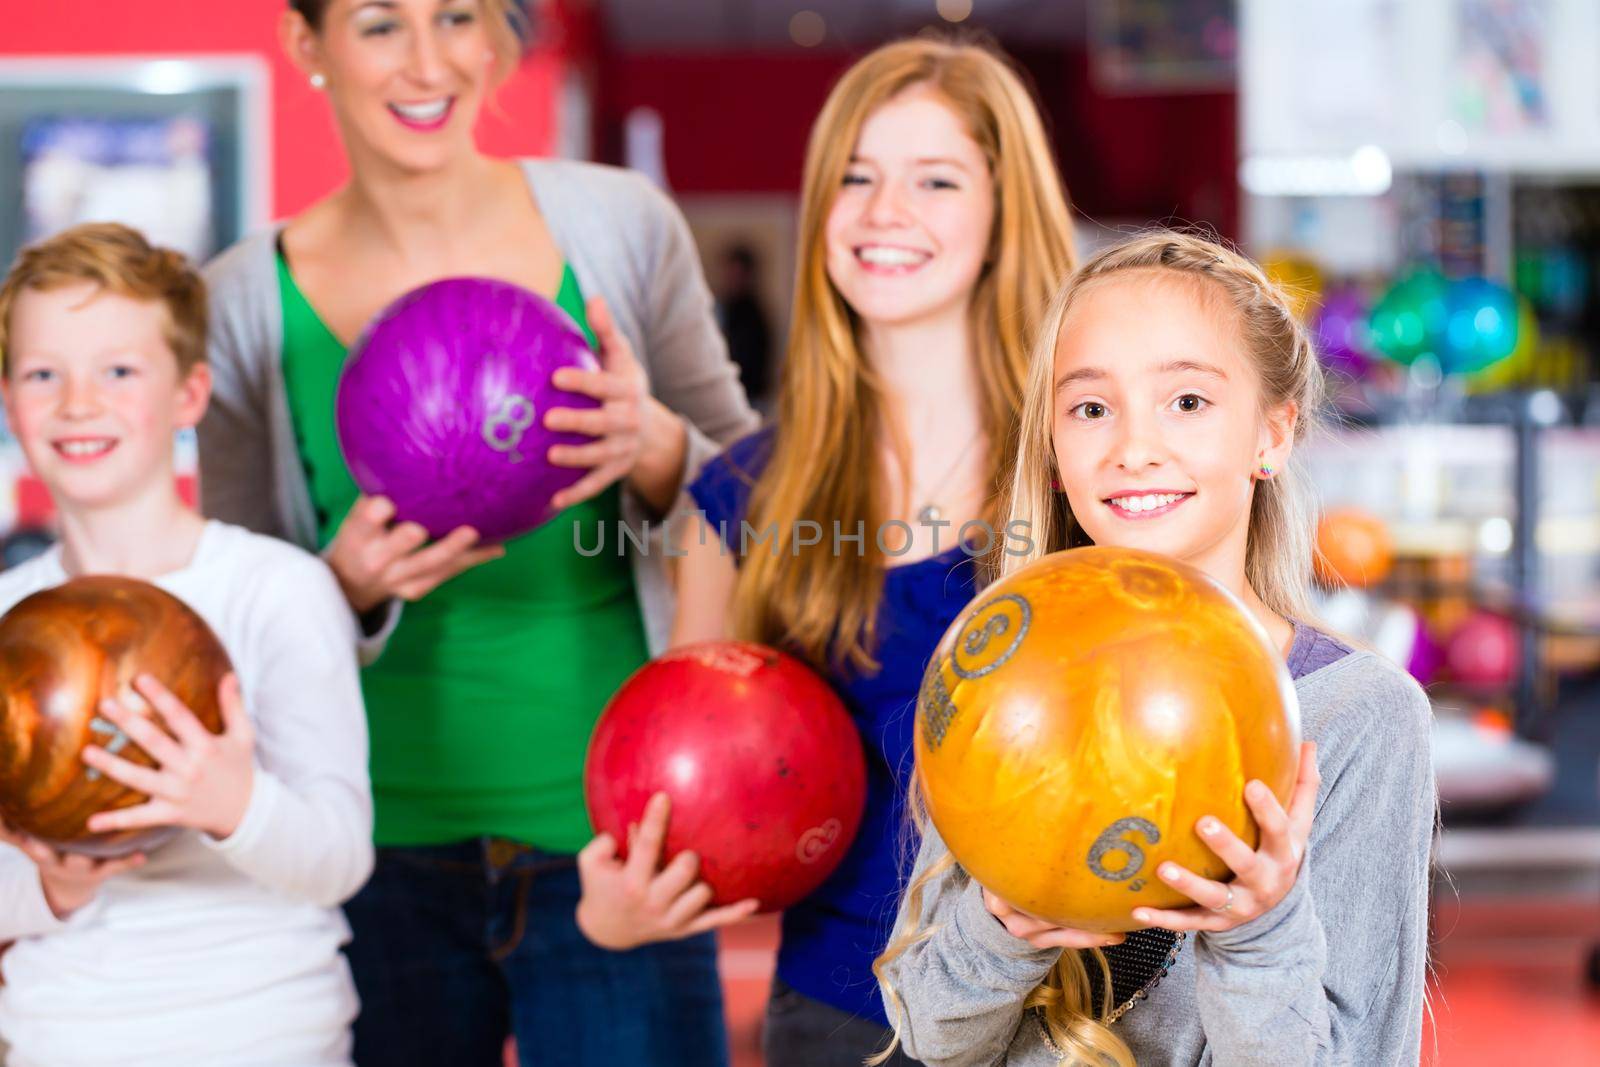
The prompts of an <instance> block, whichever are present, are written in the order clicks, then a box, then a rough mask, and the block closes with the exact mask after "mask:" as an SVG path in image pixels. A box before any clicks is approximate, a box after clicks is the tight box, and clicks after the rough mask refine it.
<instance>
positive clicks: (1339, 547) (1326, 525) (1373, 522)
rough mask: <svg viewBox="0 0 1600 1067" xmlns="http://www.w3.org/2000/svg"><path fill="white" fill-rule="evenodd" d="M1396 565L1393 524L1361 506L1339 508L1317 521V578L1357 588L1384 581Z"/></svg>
mask: <svg viewBox="0 0 1600 1067" xmlns="http://www.w3.org/2000/svg"><path fill="white" fill-rule="evenodd" d="M1393 566H1394V541H1393V540H1392V539H1391V538H1390V537H1389V527H1388V526H1386V525H1385V524H1384V521H1383V520H1382V519H1380V518H1378V517H1377V516H1376V515H1373V514H1372V513H1371V512H1367V511H1362V510H1361V509H1360V508H1335V509H1333V510H1332V511H1329V512H1328V513H1326V514H1325V515H1323V516H1322V521H1321V522H1319V523H1318V524H1317V559H1316V569H1317V578H1318V579H1319V580H1320V581H1321V582H1322V583H1323V584H1324V585H1328V586H1338V585H1350V586H1355V587H1356V588H1358V589H1359V588H1361V587H1363V586H1368V585H1372V584H1374V583H1375V582H1381V581H1383V580H1384V579H1385V578H1387V577H1388V576H1389V571H1390V569H1391V568H1392V567H1393Z"/></svg>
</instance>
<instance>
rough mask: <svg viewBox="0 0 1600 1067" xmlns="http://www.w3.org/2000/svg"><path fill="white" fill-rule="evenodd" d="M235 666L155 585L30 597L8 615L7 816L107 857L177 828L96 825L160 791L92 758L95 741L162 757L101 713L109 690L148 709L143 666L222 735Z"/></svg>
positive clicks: (144, 846)
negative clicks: (138, 685) (113, 775)
mask: <svg viewBox="0 0 1600 1067" xmlns="http://www.w3.org/2000/svg"><path fill="white" fill-rule="evenodd" d="M231 669H232V665H231V664H230V663H229V661H228V654H227V652H225V651H224V650H223V648H222V644H221V642H219V641H218V640H217V637H216V635H215V634H213V633H212V632H211V629H210V627H208V626H207V625H206V623H205V621H204V620H203V619H201V618H200V616H199V615H197V614H195V613H194V611H193V610H191V609H190V608H189V607H188V605H186V604H184V603H183V601H181V600H179V599H178V598H177V597H175V596H173V595H171V594H170V593H167V592H165V591H163V590H161V589H158V588H157V587H155V586H153V585H151V584H149V583H148V582H141V581H138V580H135V579H132V578H116V577H108V576H97V577H89V578H76V579H73V580H72V581H69V582H67V583H65V584H64V585H60V586H56V587H55V588H53V589H46V590H44V591H42V592H38V593H34V594H33V595H32V596H29V597H26V598H24V599H23V600H21V601H18V602H17V604H16V605H15V606H14V607H12V609H11V610H10V611H8V612H6V614H5V617H4V618H0V818H4V819H5V821H6V823H7V825H9V826H10V827H11V828H12V829H13V830H20V831H22V832H23V833H26V834H30V835H32V836H33V837H37V838H39V839H40V840H42V841H44V842H45V843H46V844H49V845H51V846H53V847H55V848H59V849H62V850H64V851H67V852H78V853H83V854H85V855H90V856H98V857H111V856H121V855H126V854H127V853H130V852H135V851H139V850H149V849H151V848H154V847H156V846H158V845H160V844H162V843H164V842H165V841H167V840H168V839H170V838H171V837H173V836H175V835H176V833H177V831H176V830H174V829H172V828H169V827H159V828H153V829H147V830H123V831H117V832H112V833H103V834H93V833H90V832H89V830H88V826H87V824H88V820H89V816H91V815H93V814H95V813H96V812H101V811H111V810H114V809H117V808H129V807H133V806H135V805H138V804H142V803H144V802H145V801H146V800H147V799H148V797H146V796H145V795H144V794H142V793H139V792H137V791H135V790H132V789H129V788H127V787H126V786H123V785H121V784H119V783H117V782H115V781H113V780H111V779H109V778H106V777H104V776H102V775H101V774H100V773H99V772H98V771H96V770H94V769H92V768H90V767H88V766H87V765H86V764H84V762H83V749H84V746H85V745H88V744H97V745H100V746H101V747H102V748H105V749H106V750H107V751H111V752H115V753H116V754H117V755H118V756H120V757H122V758H123V759H126V760H129V761H130V762H133V763H137V764H139V765H141V766H145V767H150V766H154V763H153V761H152V760H151V759H150V757H149V756H147V755H146V754H145V753H144V751H143V750H142V749H140V748H139V747H138V746H137V745H135V744H133V743H132V742H130V741H129V740H128V738H127V737H126V736H125V735H124V734H123V733H122V732H121V731H120V730H118V729H117V728H116V727H115V726H114V725H113V724H112V723H110V722H109V721H108V720H106V719H104V718H102V717H101V716H100V713H99V712H100V704H101V702H102V701H104V700H106V699H109V698H116V699H118V700H119V701H120V702H121V703H123V704H125V705H126V706H129V707H141V706H143V705H144V701H143V698H142V697H140V696H138V695H137V693H135V692H134V689H133V680H134V679H135V678H136V677H138V676H139V675H140V674H149V675H151V676H152V677H154V678H155V679H156V680H157V681H159V682H161V684H163V685H164V686H166V687H167V688H168V689H169V690H171V691H172V693H173V695H174V696H176V697H177V698H178V699H179V700H181V701H182V702H183V703H184V704H185V705H187V706H188V708H189V710H191V711H192V712H194V714H195V717H196V718H198V719H199V720H200V722H201V724H202V725H204V726H205V728H206V729H208V730H210V731H211V732H212V733H221V732H222V711H221V708H220V707H219V705H218V694H217V687H218V685H219V684H220V683H221V681H222V679H223V677H224V676H225V675H226V674H227V673H228V672H229V671H230V670H231Z"/></svg>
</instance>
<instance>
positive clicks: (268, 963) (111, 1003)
mask: <svg viewBox="0 0 1600 1067" xmlns="http://www.w3.org/2000/svg"><path fill="white" fill-rule="evenodd" d="M66 578H67V576H66V574H65V572H64V571H63V570H62V566H61V559H60V553H59V550H52V551H51V552H49V553H47V554H46V555H44V556H41V557H40V558H38V559H36V560H33V561H32V562H30V563H27V564H24V565H23V566H21V567H17V568H15V569H14V570H11V571H7V572H5V573H3V574H0V611H5V610H9V609H10V608H11V606H12V605H13V604H15V603H16V602H17V601H18V600H20V599H22V598H23V597H25V596H27V595H29V594H31V593H34V592H37V591H38V590H40V589H45V588H49V587H51V586H54V585H59V584H60V583H62V582H64V581H65V580H66ZM155 584H157V585H159V586H161V587H162V588H163V589H165V590H167V591H168V592H169V593H172V594H173V595H175V596H177V597H178V598H180V599H181V600H183V601H184V602H185V603H187V604H188V605H189V606H190V607H191V608H193V609H194V610H195V611H196V612H198V613H199V614H200V615H201V617H203V618H204V619H205V620H206V622H207V623H209V624H210V626H211V628H212V630H214V631H215V632H216V635H217V637H218V638H219V639H220V640H221V642H222V644H223V647H224V648H226V649H227V652H228V655H229V657H230V658H231V659H232V660H233V665H234V669H235V671H236V673H237V674H238V677H239V681H240V684H241V686H242V690H243V695H244V703H245V707H246V709H247V710H248V712H249V714H250V717H251V720H252V722H253V723H254V725H255V730H256V769H255V777H254V786H253V790H252V793H251V796H250V803H249V807H248V808H247V810H246V812H245V816H244V819H243V821H242V822H241V823H240V824H239V827H238V829H236V830H235V831H234V833H233V834H232V835H230V836H229V837H228V838H226V839H224V840H222V841H217V840H215V839H213V838H211V837H210V836H209V835H206V834H202V833H199V832H196V831H185V832H184V833H183V834H181V835H180V836H179V837H178V838H177V839H176V840H174V841H172V842H171V843H169V844H167V845H165V846H162V847H161V848H158V849H157V850H155V851H154V852H152V853H151V854H149V856H148V857H147V861H146V863H145V865H144V866H143V867H141V868H139V869H138V870H135V871H132V872H129V873H126V874H122V875H119V876H116V877H113V878H111V879H109V880H107V882H106V883H105V884H104V885H103V886H101V888H100V891H99V893H98V895H97V896H96V897H95V899H94V900H93V901H92V902H90V903H89V904H88V905H86V906H85V907H84V908H82V909H80V910H79V911H77V912H75V913H73V914H72V915H70V916H69V917H68V918H67V920H66V921H64V922H63V921H60V920H57V919H56V918H55V916H54V915H53V914H52V912H51V910H50V908H49V906H48V904H47V903H46V902H45V898H44V894H43V891H42V889H41V887H40V883H39V875H38V869H37V868H36V867H35V866H34V864H33V862H32V861H31V860H29V859H28V858H27V857H26V856H25V855H23V854H22V853H21V852H19V851H17V850H16V849H14V848H11V847H10V846H7V845H3V844H0V942H4V941H8V940H16V942H17V944H16V945H15V946H14V947H13V948H12V949H11V951H10V952H8V953H7V954H6V955H5V956H4V957H3V958H0V969H3V973H4V978H5V984H4V986H3V987H0V1037H3V1038H4V1040H5V1041H6V1042H9V1043H10V1045H11V1050H10V1054H9V1055H10V1058H9V1060H8V1061H7V1063H8V1065H9V1067H35V1065H49V1067H76V1065H80V1064H81V1065H89V1064H116V1065H118V1067H135V1065H144V1064H152V1065H153V1064H163V1065H172V1064H191V1063H192V1064H201V1063H204V1064H208V1065H212V1064H215V1065H242V1064H252V1065H254V1064H274V1065H285V1067H288V1065H294V1067H332V1065H344V1064H347V1063H349V1057H350V1036H349V1035H350V1022H351V1020H352V1019H354V1018H355V1014H356V1006H357V1002H356V995H355V988H354V985H353V984H352V982H351V980H350V976H349V973H348V970H347V969H346V966H345V962H344V958H343V957H342V956H341V955H340V953H339V946H340V945H342V944H344V943H345V942H346V941H347V940H349V936H350V931H349V928H348V927H347V926H346V924H345V921H344V917H343V915H342V913H341V912H340V911H339V907H338V906H339V904H340V903H342V902H343V901H344V900H346V899H348V898H349V897H350V896H351V895H353V894H354V893H355V891H356V890H357V889H359V888H360V887H361V885H362V883H363V882H365V881H366V879H367V877H368V875H369V874H370V873H371V870H372V862H373V852H372V843H371V842H372V802H371V792H370V789H369V785H368V781H367V733H366V718H365V714H364V712H363V708H362V702H361V691H360V686H359V683H358V679H357V670H356V653H355V644H356V633H355V626H354V621H353V618H352V616H351V613H350V609H349V607H348V606H347V605H346V603H345V600H344V597H343V596H342V595H341V594H340V592H339V588H338V586H337V584H336V583H335V581H334V579H333V576H332V575H331V574H330V573H329V571H328V570H327V568H326V566H325V565H324V564H322V563H321V562H320V561H319V560H317V559H316V558H315V557H313V556H311V555H309V554H307V553H306V552H304V551H302V550H300V549H298V548H295V547H293V546H291V545H289V544H286V543H284V542H282V541H278V540H275V539H273V538H268V537H262V536H260V535H257V534H253V533H250V532H248V531H246V530H244V529H241V528H239V527H236V526H229V525H226V524H224V523H219V522H208V523H207V524H206V527H205V531H204V533H203V534H202V535H201V539H200V543H199V546H198V548H197V549H196V551H195V554H194V558H193V559H192V560H191V561H190V563H189V565H188V566H186V567H184V568H183V569H182V570H179V571H176V572H173V573H171V574H168V575H165V576H163V577H162V578H160V579H158V580H157V581H156V583H155Z"/></svg>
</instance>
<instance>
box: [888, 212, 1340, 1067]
mask: <svg viewBox="0 0 1600 1067" xmlns="http://www.w3.org/2000/svg"><path fill="white" fill-rule="evenodd" d="M1134 271H1140V272H1157V271H1166V272H1172V276H1173V277H1175V278H1178V279H1181V280H1183V281H1186V282H1189V283H1192V284H1193V285H1195V286H1197V287H1198V290H1197V291H1198V293H1199V295H1200V296H1201V298H1203V299H1214V300H1217V301H1219V302H1220V303H1221V304H1223V305H1224V306H1226V307H1227V308H1229V309H1230V310H1231V311H1232V313H1233V314H1234V315H1235V316H1236V318H1237V321H1238V324H1239V338H1240V343H1241V346H1242V348H1243V349H1244V351H1245V353H1246V354H1247V355H1248V356H1249V358H1250V360H1251V362H1252V364H1253V365H1254V367H1255V369H1256V372H1257V377H1258V379H1259V381H1260V385H1261V401H1262V406H1263V408H1267V409H1270V408H1277V407H1279V406H1281V405H1284V404H1288V403H1292V404H1294V405H1295V406H1296V408H1297V416H1296V419H1295V425H1294V431H1293V439H1294V440H1295V441H1296V442H1299V441H1301V440H1303V439H1304V437H1305V435H1306V434H1307V433H1308V432H1310V431H1311V429H1312V428H1313V427H1314V426H1315V424H1316V416H1317V412H1318V410H1319V409H1320V407H1321V404H1322V397H1323V380H1322V369H1321V366H1320V364H1319V363H1318V362H1317V358H1316V354H1315V352H1314V350H1313V348H1312V345H1311V341H1310V339H1309V338H1308V336H1307V335H1306V332H1305V330H1304V329H1303V328H1302V327H1301V325H1300V323H1299V320H1297V319H1296V318H1295V315H1294V312H1293V310H1292V305H1291V303H1290V300H1289V298H1288V297H1287V295H1286V294H1285V293H1284V291H1283V290H1282V289H1281V288H1280V287H1279V286H1278V285H1276V284H1275V283H1273V282H1272V281H1271V280H1270V279H1269V278H1268V277H1267V276H1266V274H1265V273H1264V272H1263V271H1262V270H1261V268H1260V267H1259V266H1257V265H1256V264H1255V263H1254V262H1252V261H1251V260H1250V259H1248V258H1247V257H1245V256H1242V255H1240V254H1239V253H1237V252H1234V251H1233V250H1231V249H1229V248H1227V247H1225V246H1223V245H1221V244H1219V243H1217V242H1216V241H1215V240H1213V239H1210V238H1208V237H1204V236H1199V235H1196V234H1190V233H1181V232H1176V231H1171V230H1158V231H1153V232H1150V233H1145V234H1141V235H1139V236H1136V237H1132V238H1129V239H1128V240H1125V241H1122V242H1120V243H1118V244H1116V245H1114V246H1112V247H1109V248H1106V249H1104V250H1102V251H1101V252H1099V253H1097V254H1096V255H1095V256H1093V257H1092V258H1091V259H1090V260H1089V261H1088V262H1086V263H1085V264H1084V265H1083V266H1082V267H1081V268H1080V269H1079V270H1078V272H1077V273H1076V274H1075V275H1073V276H1072V277H1071V278H1070V279H1068V280H1066V282H1065V283H1064V284H1063V285H1062V287H1061V289H1060V291H1059V292H1058V293H1057V295H1056V298H1055V300H1054V301H1052V303H1051V305H1050V309H1049V311H1048V313H1047V314H1046V316H1045V322H1044V326H1043V327H1042V329H1041V330H1040V333H1039V337H1038V341H1037V343H1036V345H1035V346H1034V350H1033V359H1032V365H1031V367H1030V369H1029V372H1028V383H1027V387H1026V389H1025V391H1024V395H1023V405H1022V420H1021V427H1020V430H1019V433H1018V442H1017V455H1016V459H1015V462H1014V464H1013V466H1012V473H1011V483H1010V486H1009V487H1008V489H1007V497H1006V502H1005V507H1004V514H1005V517H1006V526H1005V528H1006V529H1008V530H1009V529H1013V528H1018V529H1025V530H1027V531H1029V540H1028V546H1027V550H1026V551H1020V552H1019V551H1016V550H1015V546H1014V545H1013V547H1012V549H1011V550H1009V551H1007V550H1000V549H997V550H996V551H995V552H994V553H993V554H992V555H991V557H990V560H989V567H988V570H989V572H990V574H991V576H997V577H1003V576H1005V575H1008V574H1012V573H1014V572H1016V571H1018V570H1020V569H1021V568H1023V567H1026V566H1027V565H1028V564H1030V563H1033V562H1034V561H1036V560H1038V559H1040V558H1042V557H1043V556H1045V555H1047V554H1049V553H1051V552H1057V551H1060V550H1062V549H1065V548H1072V547H1077V546H1079V545H1086V544H1089V543H1090V541H1089V539H1088V537H1087V535H1085V534H1084V532H1083V529H1082V527H1080V526H1079V525H1078V523H1077V522H1076V520H1075V519H1074V518H1073V515H1072V508H1071V507H1070V505H1069V504H1068V502H1067V495H1066V493H1064V492H1062V491H1060V489H1059V488H1057V486H1058V485H1059V482H1058V480H1057V478H1058V471H1057V469H1056V460H1055V447H1054V442H1053V427H1054V418H1053V415H1054V398H1055V350H1056V345H1057V343H1058V340H1059V338H1060V335H1061V330H1062V327H1063V325H1064V324H1065V323H1066V320H1067V317H1068V316H1069V315H1070V314H1071V313H1072V311H1073V309H1074V308H1075V307H1077V306H1078V305H1079V304H1080V303H1081V302H1082V301H1083V300H1084V299H1086V297H1085V294H1086V293H1090V292H1092V291H1093V290H1094V288H1095V286H1097V285H1099V284H1102V283H1103V282H1104V281H1105V280H1106V279H1109V278H1113V277H1116V276H1119V275H1125V274H1128V273H1131V272H1134ZM1301 482H1302V476H1301V475H1300V473H1299V472H1298V470H1297V465H1296V463H1295V462H1294V460H1293V459H1292V458H1291V461H1290V463H1289V464H1288V466H1287V469H1285V470H1283V471H1281V472H1280V473H1279V474H1278V475H1277V476H1276V477H1274V478H1272V479H1271V480H1269V481H1262V482H1258V483H1256V486H1255V491H1254V493H1253V495H1252V498H1251V503H1250V522H1249V529H1248V534H1247V538H1248V540H1247V543H1246V545H1247V547H1246V553H1245V579H1246V581H1248V582H1249V584H1250V587H1251V589H1253V590H1254V591H1255V593H1256V595H1257V596H1258V597H1260V598H1261V601H1262V603H1264V604H1265V605H1266V606H1267V607H1268V608H1270V609H1271V610H1272V611H1274V612H1276V613H1278V614H1279V615H1282V616H1285V617H1287V618H1298V619H1310V618H1312V617H1313V615H1312V608H1311V602H1310V587H1311V559H1312V544H1313V537H1312V528H1313V519H1312V515H1313V510H1312V507H1311V504H1310V501H1309V500H1308V499H1307V495H1306V492H1305V490H1304V488H1303V486H1302V484H1301ZM1019 522H1020V523H1026V524H1027V525H1026V526H1021V527H1014V524H1016V523H1019ZM911 792H912V795H911V803H910V811H911V813H912V816H913V819H914V820H915V821H916V825H917V828H918V830H919V831H923V830H924V829H925V827H926V826H927V816H926V806H925V805H924V804H923V803H922V798H921V796H920V793H919V791H918V789H917V787H916V786H915V784H913V786H912V791H911ZM954 864H955V858H954V857H953V856H951V855H946V856H944V857H942V859H941V861H940V862H939V863H936V864H934V865H933V866H931V867H929V868H928V870H926V871H924V872H923V873H922V874H920V875H918V876H917V877H916V878H915V879H914V880H913V881H912V883H911V884H910V885H909V886H908V887H907V889H906V895H907V903H908V912H907V914H909V915H911V916H913V924H915V923H916V918H915V917H916V916H918V915H919V914H920V909H921V902H922V897H923V894H924V893H925V892H926V890H927V887H928V885H929V884H930V883H931V882H932V881H933V879H934V878H936V877H938V876H939V875H940V874H942V873H944V872H945V871H948V870H949V869H950V868H951V867H952V866H954ZM932 932H933V931H932V929H928V928H923V929H919V928H917V927H916V926H915V925H913V928H912V929H910V930H908V931H907V932H906V933H905V934H902V935H901V936H899V937H897V938H895V939H894V940H893V941H892V942H891V943H890V944H889V946H888V947H887V948H885V949H884V951H883V954H882V955H881V956H879V957H878V960H877V962H876V963H875V964H874V967H873V970H874V972H875V973H877V974H878V975H879V981H880V982H881V983H883V985H884V988H885V990H886V992H887V994H888V997H889V999H890V1001H891V1003H892V1004H893V1005H894V1006H895V1007H896V1009H898V1007H899V999H898V997H897V995H896V994H895V993H894V991H893V989H892V988H890V987H889V985H888V983H886V982H883V974H884V969H885V967H886V966H887V964H888V963H889V962H891V961H893V960H894V959H895V958H896V957H898V956H899V955H900V954H901V953H903V952H905V951H906V949H908V948H910V947H911V946H912V945H914V944H917V943H918V942H920V941H922V940H925V939H926V938H927V937H929V936H931V934H932ZM1090 967H1094V968H1096V969H1097V970H1098V971H1099V973H1100V975H1101V976H1102V978H1103V979H1104V980H1103V981H1102V982H1101V989H1102V991H1103V994H1104V995H1103V997H1102V1000H1101V1003H1098V1004H1091V1003H1090V989H1091V986H1090V984H1089V968H1090ZM1109 979H1110V971H1109V968H1108V966H1107V963H1106V958H1105V954H1104V953H1103V952H1101V951H1100V950H1099V949H1091V950H1088V951H1065V952H1063V953H1062V954H1061V958H1060V960H1058V961H1057V963H1056V965H1055V967H1054V968H1053V969H1052V970H1051V972H1050V974H1049V976H1048V977H1047V978H1046V979H1045V981H1044V982H1042V983H1041V984H1040V985H1039V986H1038V987H1037V988H1035V989H1034V990H1033V991H1032V992H1031V993H1030V994H1029V995H1028V998H1027V999H1026V1000H1025V1001H1024V1007H1025V1008H1027V1009H1034V1010H1037V1011H1038V1013H1039V1016H1040V1019H1041V1021H1042V1022H1043V1024H1044V1026H1045V1029H1046V1032H1047V1033H1048V1034H1049V1037H1050V1040H1051V1041H1052V1042H1053V1043H1054V1044H1055V1045H1056V1046H1057V1048H1058V1049H1060V1050H1061V1051H1062V1052H1063V1053H1064V1054H1065V1055H1066V1056H1067V1057H1068V1062H1073V1063H1079V1062H1081V1063H1089V1064H1102V1063H1110V1064H1115V1065H1116V1067H1134V1060H1133V1054H1132V1052H1131V1051H1130V1050H1129V1049H1128V1047H1127V1045H1126V1044H1124V1043H1123V1041H1122V1039H1121V1038H1119V1037H1118V1036H1117V1035H1116V1034H1115V1033H1114V1032H1113V1031H1112V1030H1111V1028H1110V1027H1109V1025H1107V1023H1106V1022H1105V1021H1104V1020H1106V1019H1107V1017H1108V1016H1110V1015H1111V1013H1112V1012H1113V1010H1114V1009H1115V1007H1116V1006H1115V1005H1113V1004H1112V1003H1111V1002H1110V995H1111V994H1110V990H1111V982H1110V980H1109ZM897 1022H898V1021H897ZM897 1029H898V1026H897ZM892 1047H893V1046H891V1048H892Z"/></svg>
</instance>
